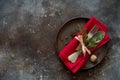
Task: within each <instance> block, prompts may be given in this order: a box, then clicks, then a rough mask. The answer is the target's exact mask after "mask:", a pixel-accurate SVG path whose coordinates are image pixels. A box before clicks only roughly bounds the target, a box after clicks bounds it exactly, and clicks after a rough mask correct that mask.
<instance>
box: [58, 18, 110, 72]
mask: <svg viewBox="0 0 120 80" xmlns="http://www.w3.org/2000/svg"><path fill="white" fill-rule="evenodd" d="M107 31H108V27H107V26H106V25H105V24H103V23H102V22H101V21H100V20H98V19H96V18H95V17H94V16H92V17H91V18H80V17H79V18H73V19H70V20H69V21H67V22H66V23H65V24H64V25H63V26H62V27H61V29H60V30H59V32H58V35H57V38H56V49H57V52H58V56H59V58H60V59H61V61H62V62H63V63H64V64H65V66H66V67H67V68H68V69H69V70H70V71H71V72H72V73H76V72H77V71H79V70H86V69H91V68H93V67H95V66H96V65H98V64H99V63H100V62H101V61H102V60H103V59H104V57H105V55H106V54H107V52H108V45H107V43H108V42H109V40H110V36H109V35H108V33H107Z"/></svg>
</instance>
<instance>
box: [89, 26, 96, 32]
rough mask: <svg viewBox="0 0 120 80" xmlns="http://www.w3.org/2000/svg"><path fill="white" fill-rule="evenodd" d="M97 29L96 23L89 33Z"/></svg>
mask: <svg viewBox="0 0 120 80" xmlns="http://www.w3.org/2000/svg"><path fill="white" fill-rule="evenodd" d="M94 29H95V25H94V26H93V27H92V29H91V30H90V31H89V33H91V32H93V31H94Z"/></svg>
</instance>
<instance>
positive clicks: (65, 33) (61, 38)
mask: <svg viewBox="0 0 120 80" xmlns="http://www.w3.org/2000/svg"><path fill="white" fill-rule="evenodd" d="M88 20H89V19H88V18H74V19H71V20H70V21H68V22H66V23H65V24H64V25H63V26H62V28H61V29H60V30H59V32H58V35H57V39H56V49H57V52H59V51H60V50H62V49H63V48H64V46H65V45H67V43H68V42H69V41H70V40H71V39H72V38H73V37H74V36H75V34H77V33H78V32H79V29H78V27H77V26H78V24H79V26H80V27H83V26H84V25H85V24H86V23H87V22H88ZM107 48H108V47H107V45H104V46H102V47H101V48H99V49H98V50H96V51H95V52H94V53H92V54H95V55H96V56H97V62H96V63H92V62H91V61H90V59H89V60H88V61H87V63H86V65H85V66H84V67H83V68H81V70H84V69H90V68H92V67H95V66H96V65H98V64H99V63H100V62H101V61H102V59H103V58H104V57H105V55H106V53H107V50H108V49H107Z"/></svg>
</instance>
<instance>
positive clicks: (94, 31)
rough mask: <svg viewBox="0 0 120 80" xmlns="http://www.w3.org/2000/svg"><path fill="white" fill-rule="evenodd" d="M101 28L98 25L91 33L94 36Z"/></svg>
mask: <svg viewBox="0 0 120 80" xmlns="http://www.w3.org/2000/svg"><path fill="white" fill-rule="evenodd" d="M98 29H99V27H98V26H97V25H95V26H94V28H93V29H92V31H91V33H92V34H94V33H96V32H97V31H98Z"/></svg>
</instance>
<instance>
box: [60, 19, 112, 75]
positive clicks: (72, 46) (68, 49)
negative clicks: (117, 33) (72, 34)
mask: <svg viewBox="0 0 120 80" xmlns="http://www.w3.org/2000/svg"><path fill="white" fill-rule="evenodd" d="M95 24H97V25H99V26H101V27H100V29H99V31H104V32H105V37H104V39H103V40H102V41H101V42H99V44H98V46H97V47H95V48H92V49H91V50H90V51H91V52H94V51H95V50H96V49H98V48H100V47H101V46H103V45H104V44H105V43H107V42H108V41H109V40H110V37H109V35H108V34H107V33H106V32H107V30H108V28H107V26H106V25H104V24H103V23H102V22H100V21H98V20H97V19H96V18H95V17H91V19H90V20H89V21H88V22H87V23H86V24H85V26H84V27H83V28H87V33H88V32H89V31H90V30H91V28H92V27H93V26H94V25H95ZM78 45H79V41H78V40H77V39H75V38H73V39H72V40H71V41H70V42H69V44H68V45H66V46H65V47H64V48H63V49H62V50H61V51H60V53H59V57H60V58H61V60H62V61H63V62H64V64H65V65H66V66H67V67H68V68H69V69H70V70H71V71H72V72H73V73H75V72H77V71H78V70H79V69H80V68H82V67H83V66H84V65H85V63H86V61H87V60H88V58H89V54H86V55H85V56H84V55H83V54H80V56H79V57H78V59H77V60H76V62H75V63H71V62H70V61H69V60H68V56H69V55H70V54H72V53H73V52H75V51H76V48H77V46H78Z"/></svg>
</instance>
